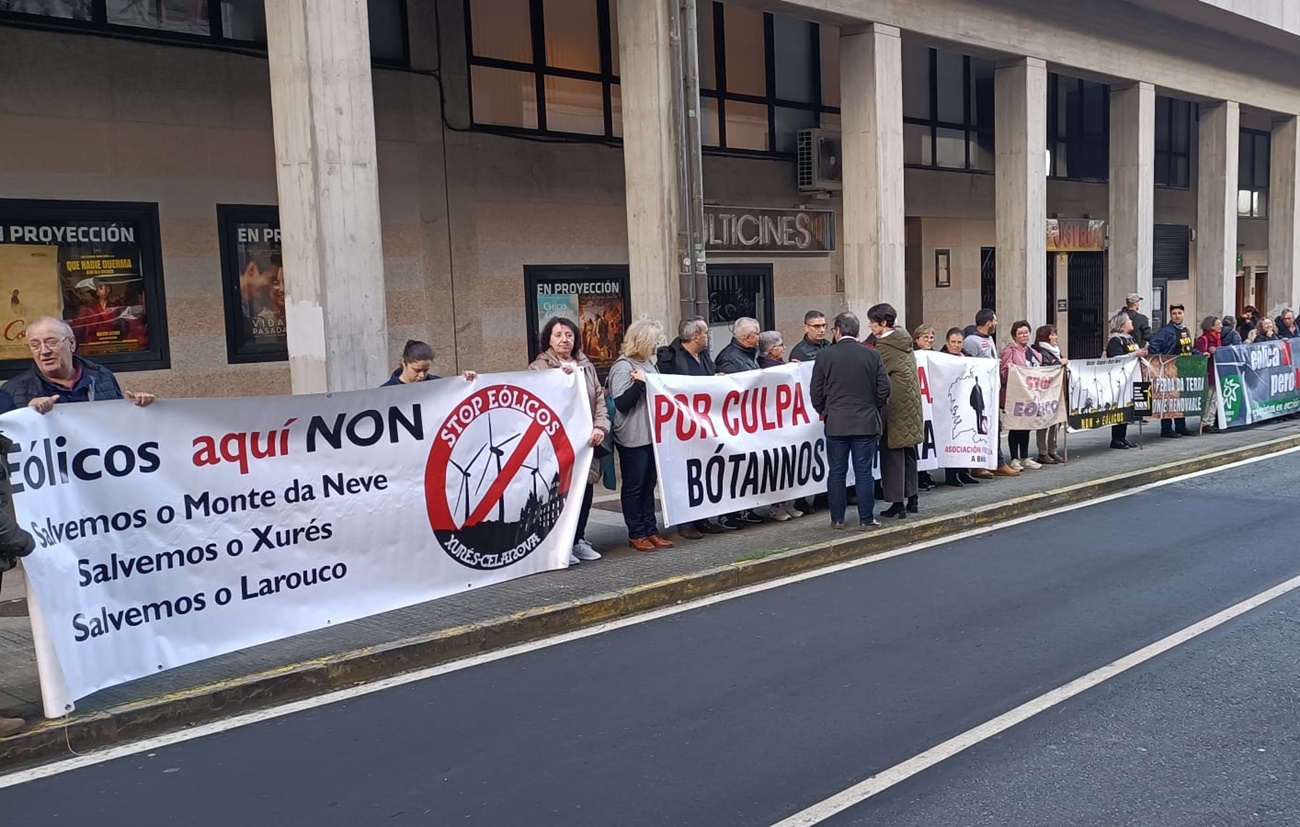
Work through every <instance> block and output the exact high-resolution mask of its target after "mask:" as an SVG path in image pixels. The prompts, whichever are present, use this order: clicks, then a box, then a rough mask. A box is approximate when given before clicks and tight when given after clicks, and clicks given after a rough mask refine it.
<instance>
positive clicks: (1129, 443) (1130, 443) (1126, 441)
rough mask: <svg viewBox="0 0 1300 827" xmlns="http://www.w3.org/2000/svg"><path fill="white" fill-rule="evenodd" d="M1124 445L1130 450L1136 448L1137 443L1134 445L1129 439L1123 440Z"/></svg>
mask: <svg viewBox="0 0 1300 827" xmlns="http://www.w3.org/2000/svg"><path fill="white" fill-rule="evenodd" d="M1124 444H1125V445H1127V446H1128V447H1130V448H1136V447H1137V443H1135V442H1133V441H1132V440H1129V439H1126V440H1124Z"/></svg>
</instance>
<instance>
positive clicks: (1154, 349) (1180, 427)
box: [1130, 304, 1193, 439]
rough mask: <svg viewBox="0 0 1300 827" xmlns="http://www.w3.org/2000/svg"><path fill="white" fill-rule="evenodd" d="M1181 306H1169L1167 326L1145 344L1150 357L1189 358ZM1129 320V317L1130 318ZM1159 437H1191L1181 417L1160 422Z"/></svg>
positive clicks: (1189, 339)
mask: <svg viewBox="0 0 1300 827" xmlns="http://www.w3.org/2000/svg"><path fill="white" fill-rule="evenodd" d="M1184 312H1185V311H1184V310H1183V306H1182V305H1181V304H1171V305H1169V324H1167V325H1165V326H1164V327H1162V328H1160V329H1159V330H1157V331H1156V334H1155V335H1154V336H1152V337H1151V340H1150V341H1149V342H1147V352H1148V353H1150V354H1151V355H1152V356H1191V355H1192V344H1193V342H1192V333H1191V331H1190V330H1188V329H1187V325H1185V324H1183V313H1184ZM1130 318H1131V317H1130ZM1160 436H1161V437H1163V438H1165V439H1176V438H1178V437H1184V436H1191V433H1190V432H1189V431H1188V430H1187V420H1186V419H1183V418H1182V417H1181V416H1180V417H1178V418H1177V419H1162V420H1160Z"/></svg>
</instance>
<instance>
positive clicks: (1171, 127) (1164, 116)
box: [1156, 97, 1192, 189]
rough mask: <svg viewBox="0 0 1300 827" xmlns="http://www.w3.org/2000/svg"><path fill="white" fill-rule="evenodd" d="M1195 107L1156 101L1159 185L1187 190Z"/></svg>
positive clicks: (1171, 101) (1164, 99)
mask: <svg viewBox="0 0 1300 827" xmlns="http://www.w3.org/2000/svg"><path fill="white" fill-rule="evenodd" d="M1191 153H1192V104H1191V103H1190V102H1188V101H1180V100H1177V99H1175V98H1164V97H1157V98H1156V185H1157V186H1161V187H1175V188H1178V189H1187V188H1188V187H1189V186H1190V179H1191Z"/></svg>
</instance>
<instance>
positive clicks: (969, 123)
mask: <svg viewBox="0 0 1300 827" xmlns="http://www.w3.org/2000/svg"><path fill="white" fill-rule="evenodd" d="M903 158H904V161H905V162H906V163H907V164H909V165H911V166H921V167H937V168H943V169H965V170H978V171H982V172H992V171H993V161H994V150H993V64H992V62H990V61H987V60H982V59H980V58H976V57H969V56H967V55H958V54H953V53H951V52H941V51H938V50H936V49H929V48H925V47H921V46H915V45H912V44H910V43H907V42H904V44H903Z"/></svg>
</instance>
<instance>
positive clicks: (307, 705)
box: [0, 447, 1300, 826]
mask: <svg viewBox="0 0 1300 827" xmlns="http://www.w3.org/2000/svg"><path fill="white" fill-rule="evenodd" d="M1296 452H1300V447H1295V448H1288V449H1286V450H1285V451H1278V452H1276V453H1272V454H1266V455H1264V456H1260V457H1253V458H1250V459H1243V460H1238V461H1236V462H1232V463H1228V464H1227V465H1218V466H1215V467H1213V468H1206V469H1203V470H1200V471H1193V472H1191V473H1188V474H1183V475H1181V476H1177V477H1172V478H1170V479H1167V480H1162V481H1160V482H1153V483H1149V484H1147V485H1143V486H1139V487H1137V488H1132V489H1128V490H1125V491H1120V492H1118V493H1115V494H1108V495H1106V496H1104V497H1098V498H1096V499H1092V500H1086V501H1084V502H1079V503H1072V504H1070V505H1064V506H1061V507H1060V508H1054V509H1052V510H1050V511H1044V512H1041V513H1037V514H1029V515H1026V516H1024V517H1018V518H1016V519H1014V520H1007V521H1006V522H1002V523H997V524H995V525H990V526H984V527H982V528H975V529H971V530H970V531H963V532H961V533H960V534H953V535H948V536H945V537H937V538H935V539H933V540H926V541H924V542H921V543H915V544H913V545H910V546H905V547H903V548H899V549H895V550H893V551H887V552H883V553H881V554H876V555H873V556H871V557H866V558H862V559H859V560H849V561H847V562H844V563H837V564H835V565H833V566H827V567H825V568H819V569H814V570H812V571H806V572H802V573H800V574H792V575H790V576H788V577H782V578H780V579H777V580H771V581H768V582H766V583H758V584H755V585H753V586H745V587H744V588H740V589H735V590H734V591H728V592H724V593H722V594H715V595H711V596H709V597H703V598H700V599H699V600H694V601H690V602H686V603H681V604H678V605H676V606H667V607H664V608H662V609H652V610H651V611H648V612H644V613H642V614H636V615H631V616H629V617H624V618H619V619H618V620H612V621H609V622H608V623H601V624H599V625H596V626H590V627H587V628H585V629H577V630H575V631H572V632H565V633H563V634H560V635H556V636H554V637H549V638H545V639H542V640H534V641H530V642H528V643H521V644H518V645H516V646H510V647H507V648H504V649H498V650H496V651H493V652H485V653H483V654H481V655H475V656H473V657H469V658H465V659H463V660H457V661H452V662H450V663H444V664H440V665H438V666H431V667H429V668H427V669H420V670H418V671H415V672H407V673H405V674H402V675H394V676H393V677H391V678H384V679H382V680H378V681H375V682H373V683H368V684H364V685H362V686H354V687H349V688H347V689H339V690H336V691H334V692H329V693H326V694H324V695H317V696H315V697H312V698H304V699H302V700H300V701H293V702H291V703H287V704H283V705H281V706H275V707H270V708H267V709H259V710H255V711H252V712H246V713H243V714H241V715H234V716H231V717H229V718H223V719H221V720H218V721H211V722H208V723H204V724H199V725H197V726H193V727H189V728H187V729H184V730H180V731H177V732H169V733H166V734H164V735H158V736H154V737H152V738H146V739H144V740H141V741H133V742H131V743H128V744H119V745H116V746H112V747H107V748H105V749H102V750H97V751H95V752H91V753H87V754H85V755H76V756H74V757H72V758H68V759H65V760H62V761H59V762H57V763H51V764H45V765H42V766H39V767H33V768H31V769H27V770H20V771H18V772H13V773H9V774H8V775H0V789H4V788H6V787H13V786H17V785H19V784H25V783H27V782H28V781H35V780H37V779H41V778H49V777H51V776H54V775H60V774H62V773H65V772H70V771H72V770H76V769H81V768H82V767H89V766H93V765H95V764H102V763H104V762H106V761H113V760H116V759H118V758H124V757H126V756H130V755H137V754H139V753H142V752H150V751H153V750H157V749H161V748H163V747H167V746H170V745H172V744H179V743H183V742H185V741H192V740H194V739H196V738H203V737H205V736H208V735H215V734H218V733H221V732H225V731H227V730H231V729H237V728H239V727H244V726H249V725H250V724H256V723H260V722H262V721H269V720H272V719H274V718H280V717H282V716H285V715H293V714H294V713H297V712H305V711H307V710H310V709H316V708H318V707H322V706H327V705H329V704H335V703H340V702H343V701H349V700H352V699H354V698H360V697H362V696H365V695H369V694H372V693H375V692H382V691H384V690H386V689H392V688H394V687H397V686H404V685H406V684H408V683H415V682H416V681H422V680H427V679H429V678H435V677H438V676H439V675H446V674H449V673H451V672H459V671H460V670H462V669H471V668H473V667H475V666H481V665H483V664H485V663H493V662H495V661H498V660H504V659H505V658H510V657H515V656H516V655H522V654H526V653H528V652H535V651H538V650H540V649H548V648H550V647H552V646H560V645H562V644H565V643H569V642H571V641H575V640H581V639H583V638H587V637H592V636H594V635H600V634H604V633H606V632H612V631H615V630H617V629H622V628H625V627H628V626H635V625H637V624H640V623H649V622H651V621H654V620H658V619H660V618H664V617H670V616H672V615H676V614H680V613H682V612H689V611H693V610H695V609H702V608H704V607H706V606H712V605H715V604H717V603H722V602H725V601H728V600H736V599H737V598H741V597H747V596H749V595H751V594H758V593H760V592H765V591H768V590H769V589H778V588H781V587H782V586H788V585H791V584H793V583H801V582H803V581H805V580H811V579H813V578H815V577H825V576H827V575H830V574H835V573H837V572H841V571H847V570H848V569H854V568H857V567H859V566H867V565H871V564H874V563H880V562H883V561H885V560H891V559H893V558H895V557H901V556H903V555H905V554H914V553H916V552H918V551H924V550H925V549H929V548H933V547H935V546H942V545H947V544H949V543H960V542H961V541H962V540H966V539H969V538H971V537H978V536H980V535H983V534H991V533H993V532H995V531H1001V530H1003V529H1007V528H1012V527H1014V526H1018V525H1021V524H1023V523H1027V522H1034V521H1038V520H1043V519H1047V518H1050V517H1054V516H1056V515H1058V514H1066V513H1069V512H1071V511H1077V510H1079V509H1081V508H1088V507H1090V506H1094V505H1100V504H1101V503H1106V502H1110V501H1111V500H1116V499H1119V498H1120V497H1128V496H1131V495H1133V494H1136V493H1139V492H1142V491H1147V490H1150V489H1154V488H1160V487H1163V486H1166V485H1172V484H1174V483H1178V482H1184V481H1186V480H1191V479H1196V478H1197V477H1202V476H1205V475H1207V474H1219V473H1222V472H1223V471H1227V470H1230V469H1233V468H1238V467H1241V466H1245V465H1251V464H1253V463H1256V462H1262V461H1264V460H1270V459H1277V458H1278V457H1283V456H1286V455H1288V454H1293V453H1296ZM1298 585H1300V577H1298V578H1296V579H1295V580H1289V581H1287V582H1286V583H1284V584H1282V585H1280V586H1276V587H1275V588H1274V589H1271V590H1269V591H1268V592H1264V593H1263V595H1269V594H1271V593H1272V592H1274V591H1277V592H1278V594H1284V593H1286V592H1287V591H1290V590H1291V589H1294V588H1295V587H1296V586H1298ZM1278 590H1281V591H1278ZM1263 595H1259V596H1258V597H1260V598H1263ZM1276 596H1277V595H1273V597H1276ZM1251 599H1252V600H1253V599H1255V598H1251ZM1271 599H1272V597H1268V598H1265V599H1261V600H1260V602H1261V603H1263V602H1267V600H1271ZM1247 602H1249V601H1247ZM1242 605H1243V604H1238V605H1237V606H1234V607H1232V608H1231V609H1227V610H1225V612H1221V613H1220V614H1219V615H1215V616H1214V617H1212V618H1207V619H1206V620H1204V621H1201V623H1209V622H1211V621H1213V620H1214V619H1215V618H1218V617H1220V615H1223V614H1225V613H1226V612H1233V611H1234V610H1236V609H1238V607H1240V606H1242ZM1242 611H1249V609H1241V610H1240V611H1237V612H1236V614H1240V613H1241V612H1242ZM1236 614H1233V615H1231V617H1236ZM1228 619H1230V617H1226V618H1224V619H1223V620H1220V621H1218V623H1215V624H1214V625H1219V623H1223V622H1226V620H1228ZM1199 625H1200V624H1197V626H1192V627H1189V629H1185V630H1183V632H1176V633H1175V635H1173V636H1171V637H1176V636H1177V635H1180V634H1184V633H1186V632H1188V631H1189V630H1190V629H1196V628H1197V627H1198V626H1199ZM1207 628H1213V626H1210V627H1207ZM1196 634H1200V632H1196V633H1194V634H1192V635H1190V637H1189V638H1187V639H1190V638H1191V637H1195V636H1196ZM1169 639H1170V638H1166V640H1169ZM1153 645H1157V646H1158V645H1160V644H1153ZM1174 645H1177V644H1174ZM1148 648H1150V647H1148ZM1144 651H1146V650H1140V651H1139V652H1135V653H1134V654H1133V655H1129V656H1128V657H1129V658H1133V657H1135V656H1137V655H1138V654H1140V652H1144ZM1147 657H1148V658H1149V657H1154V655H1149V656H1147ZM1125 660H1127V658H1126V659H1125ZM1123 662H1124V661H1116V664H1119V663H1123ZM1139 662H1140V661H1139ZM1114 665H1115V664H1112V666H1114ZM1109 668H1111V667H1104V669H1109ZM1124 668H1126V669H1127V668H1131V667H1124ZM1098 671H1102V670H1098ZM1122 671H1124V670H1123V669H1120V670H1119V671H1117V672H1115V673H1114V674H1119V672H1122ZM1092 674H1096V673H1092ZM1086 678H1087V676H1085V677H1084V678H1080V679H1079V680H1085V679H1086ZM1072 685H1073V684H1067V685H1066V686H1067V687H1068V686H1072ZM1065 688H1066V687H1062V688H1061V690H1056V691H1058V692H1059V691H1062V690H1063V689H1065ZM1078 691H1082V690H1078ZM1050 694H1051V693H1049V695H1050ZM1075 694H1077V692H1076V693H1075ZM1044 697H1047V696H1044ZM1067 697H1068V696H1067ZM1056 703H1059V701H1057V702H1056ZM1048 705H1049V706H1050V704H1048ZM1021 708H1022V709H1023V707H1021ZM1043 708H1044V709H1045V708H1046V706H1045V707H1043ZM1040 711H1041V710H1040ZM1013 712H1014V710H1013ZM1007 714H1008V715H1010V714H1012V713H1007ZM1026 717H1028V716H1026ZM997 720H1000V719H994V721H997ZM992 723H993V721H990V722H989V724H985V725H984V726H989V725H991V724H992ZM1007 726H1010V724H1008V725H1007ZM977 729H978V728H977ZM1003 729H1005V727H1003ZM975 731H976V730H971V732H975ZM997 731H999V732H1000V731H1001V730H997ZM959 737H964V736H959ZM984 737H986V738H987V737H988V736H987V735H986V736H984ZM955 740H957V739H954V741H955ZM980 740H982V739H980ZM948 743H952V742H948ZM971 743H976V741H971ZM969 745H970V744H967V746H969ZM943 746H944V745H940V746H939V747H935V750H939V749H942V748H943ZM965 748H966V747H965V746H963V747H961V749H965ZM960 751H961V750H960V749H958V750H956V752H960ZM931 752H933V750H932V751H931ZM927 754H929V753H923V754H922V755H927ZM949 754H955V752H954V753H949ZM921 757H922V756H917V757H916V758H913V759H911V760H912V761H917V760H918V759H920V758H921ZM945 757H946V755H945ZM939 760H943V759H942V758H939V759H936V760H935V761H934V762H932V763H937V761H939ZM909 763H910V762H904V763H903V764H900V765H898V767H895V768H893V769H891V770H889V771H887V772H889V773H892V772H894V771H895V770H898V769H899V768H900V767H905V766H908V765H909ZM919 771H920V770H919V769H914V770H911V771H910V772H908V775H911V774H914V773H916V772H919ZM886 774H887V773H882V774H881V776H876V778H880V777H883V776H884V775H886ZM906 777H907V776H906V775H903V776H900V777H899V778H898V780H897V781H893V782H891V783H893V784H896V783H898V781H901V780H902V779H903V778H906ZM871 781H872V779H868V780H867V781H865V782H863V784H867V783H869V782H871ZM859 786H861V785H859ZM856 789H857V787H851V788H850V789H849V790H845V791H844V792H842V793H840V796H845V795H848V794H850V792H851V791H852V790H856ZM881 789H884V787H882V788H881ZM876 792H879V790H876ZM874 794H875V793H874V792H873V793H868V795H874ZM865 797H867V796H863V798H865ZM833 800H839V797H838V796H837V797H835V798H833V799H827V801H826V802H822V804H826V803H828V802H830V801H833ZM857 800H861V798H859V799H857ZM822 804H819V805H815V806H814V807H813V808H810V809H809V810H805V811H804V813H808V812H811V811H812V810H813V809H816V807H820V806H822ZM845 806H849V805H845ZM841 809H842V807H841ZM832 812H838V810H834V811H832V810H827V811H826V815H823V816H820V817H818V818H816V819H815V820H814V821H792V820H790V819H787V820H786V821H783V822H781V825H782V826H784V825H786V824H792V825H793V824H815V823H817V821H820V820H822V819H824V818H826V816H827V815H830V814H831V813H832ZM804 813H800V814H798V815H796V816H793V817H792V818H799V817H801V816H803V815H804Z"/></svg>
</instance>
